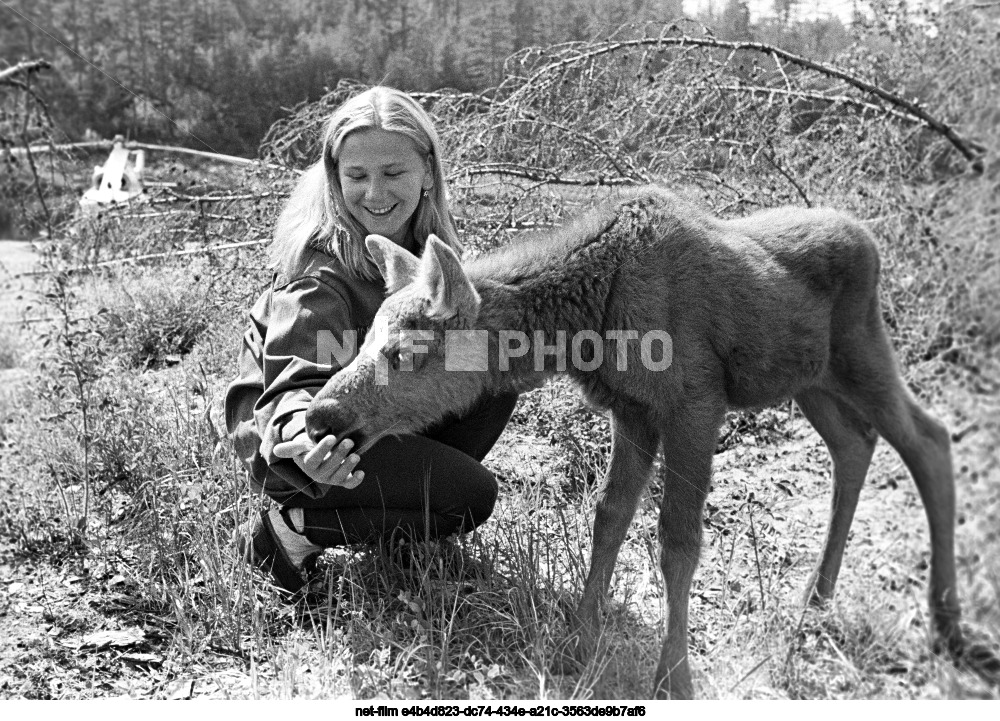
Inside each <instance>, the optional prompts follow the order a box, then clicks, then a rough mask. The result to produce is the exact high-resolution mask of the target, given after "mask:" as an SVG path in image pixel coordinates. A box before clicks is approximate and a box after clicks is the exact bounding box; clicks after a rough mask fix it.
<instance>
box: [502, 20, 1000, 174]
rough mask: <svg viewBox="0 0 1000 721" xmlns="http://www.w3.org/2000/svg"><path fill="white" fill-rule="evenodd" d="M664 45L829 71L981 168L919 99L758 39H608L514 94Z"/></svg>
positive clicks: (977, 152)
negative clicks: (599, 61) (578, 67)
mask: <svg viewBox="0 0 1000 721" xmlns="http://www.w3.org/2000/svg"><path fill="white" fill-rule="evenodd" d="M665 45H673V46H677V47H708V48H719V49H723V50H731V51H734V52H735V51H738V50H750V51H754V52H758V53H761V54H763V55H768V56H770V57H772V58H774V59H775V60H776V61H777V59H779V58H780V59H781V60H784V61H785V62H788V63H791V64H793V65H798V66H799V67H802V68H807V69H809V70H813V71H815V72H817V73H820V74H821V75H826V76H827V77H831V78H837V79H839V80H843V81H844V82H845V83H847V84H848V85H851V86H852V87H855V88H857V89H858V90H862V91H864V92H866V93H869V94H871V95H874V96H875V97H877V98H880V99H882V100H884V101H885V102H887V103H889V104H891V105H894V106H896V107H898V108H902V109H903V110H904V111H905V112H906V113H908V114H910V115H912V116H913V117H915V118H918V119H919V120H921V121H922V122H923V123H924V124H925V125H927V127H929V128H930V129H931V130H933V131H935V132H936V133H939V134H940V135H942V136H944V137H945V138H946V139H947V140H948V142H950V143H951V144H952V145H953V146H954V147H955V148H956V149H957V150H958V152H960V153H961V154H962V155H963V156H964V157H965V159H966V160H968V161H969V162H970V163H972V164H973V168H974V169H975V170H977V171H980V170H982V166H983V157H982V156H983V148H981V147H978V146H976V145H975V144H974V143H971V142H970V141H968V140H965V139H963V138H962V137H960V136H959V135H958V133H956V132H955V130H954V129H953V128H952V127H951V126H950V125H948V124H947V123H945V122H943V121H941V120H938V119H937V118H935V117H934V116H933V115H931V114H930V113H928V112H927V111H926V110H924V109H923V108H921V107H920V105H919V104H918V103H917V102H913V101H910V100H906V99H905V98H902V97H900V96H899V95H896V94H895V93H891V92H889V91H888V90H886V89H884V88H881V87H879V86H878V85H875V84H874V83H870V82H868V81H867V80H864V79H862V78H859V77H857V76H855V75H851V74H850V73H848V72H845V71H843V70H839V69H837V68H834V67H830V66H829V65H824V64H823V63H818V62H815V61H813V60H809V59H808V58H804V57H802V56H800V55H795V54H793V53H790V52H788V51H786V50H782V49H781V48H779V47H775V46H773V45H768V44H767V43H759V42H749V41H735V40H717V39H716V38H709V37H705V38H696V37H690V36H688V35H680V36H676V37H667V36H665V35H660V36H658V37H655V38H649V37H647V38H639V39H636V40H617V41H607V42H603V43H599V44H597V47H596V48H594V49H591V50H587V51H586V52H582V53H578V54H575V55H570V56H568V57H564V58H562V59H561V60H559V61H557V62H551V63H549V64H547V65H546V66H545V67H543V68H541V69H540V70H539V71H538V72H536V73H535V74H534V75H532V76H531V78H529V79H528V80H527V81H526V82H525V83H524V84H523V85H521V87H520V88H518V90H517V91H515V95H518V94H520V93H522V92H524V91H525V90H526V89H527V88H529V87H531V86H532V85H533V84H534V83H535V82H537V81H538V80H540V79H541V78H542V77H543V76H545V75H548V74H550V73H553V72H556V71H558V70H561V69H563V68H566V67H569V66H570V65H574V64H577V63H582V62H586V61H588V60H592V59H594V58H597V57H600V56H602V55H608V54H611V53H615V52H618V51H620V50H627V49H631V48H636V47H660V46H665Z"/></svg>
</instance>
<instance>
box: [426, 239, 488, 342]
mask: <svg viewBox="0 0 1000 721" xmlns="http://www.w3.org/2000/svg"><path fill="white" fill-rule="evenodd" d="M420 279H421V282H422V283H424V285H425V286H426V288H427V297H428V298H429V299H430V301H431V305H430V308H429V309H428V314H429V315H432V316H434V317H438V318H455V317H456V316H457V317H458V319H459V324H460V325H465V326H468V325H470V324H471V323H472V322H473V321H475V319H476V316H477V315H478V314H479V303H480V299H479V293H477V292H476V289H475V288H474V287H473V286H472V281H470V280H469V276H467V275H466V274H465V269H464V268H462V261H460V260H459V259H458V255H457V254H456V253H455V251H454V250H452V249H451V248H450V247H448V246H447V245H446V244H445V243H444V242H442V241H441V240H439V239H438V237H437V236H436V235H431V236H430V237H428V238H427V245H426V247H425V248H424V255H423V257H422V259H421V263H420Z"/></svg>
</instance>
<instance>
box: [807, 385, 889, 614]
mask: <svg viewBox="0 0 1000 721" xmlns="http://www.w3.org/2000/svg"><path fill="white" fill-rule="evenodd" d="M795 402H796V403H797V404H798V406H799V408H800V409H802V413H803V414H804V415H805V417H806V418H807V419H808V420H809V422H810V423H811V424H812V426H813V428H815V429H816V432H817V433H819V435H820V437H821V438H822V439H823V441H824V442H825V443H826V447H827V449H829V451H830V456H831V457H832V458H833V500H832V503H831V508H830V524H829V526H828V528H827V533H826V544H825V545H824V547H823V555H822V556H821V558H820V561H819V564H818V565H817V566H816V569H815V570H814V571H813V574H812V576H811V577H810V579H809V583H808V584H807V586H806V602H807V603H809V604H811V605H819V604H821V603H823V602H824V601H826V600H827V599H829V598H830V597H831V596H833V590H834V587H835V586H836V584H837V576H838V574H839V573H840V564H841V561H842V560H843V558H844V548H845V546H846V545H847V534H848V533H849V532H850V530H851V522H852V521H853V520H854V511H855V509H856V508H857V506H858V497H859V496H860V495H861V487H862V486H863V485H864V482H865V475H866V474H867V473H868V466H869V465H870V464H871V460H872V454H873V453H874V452H875V443H876V442H877V441H878V434H876V433H875V430H874V428H873V427H872V424H871V423H869V422H868V421H867V420H865V419H864V418H862V417H861V416H860V415H859V414H858V413H857V412H856V411H855V410H853V409H852V408H850V407H849V406H847V405H846V404H844V403H842V402H838V401H837V399H836V398H834V397H833V396H832V395H831V394H829V393H827V392H825V391H822V390H818V389H811V390H807V391H804V392H802V393H800V394H799V395H797V396H796V397H795Z"/></svg>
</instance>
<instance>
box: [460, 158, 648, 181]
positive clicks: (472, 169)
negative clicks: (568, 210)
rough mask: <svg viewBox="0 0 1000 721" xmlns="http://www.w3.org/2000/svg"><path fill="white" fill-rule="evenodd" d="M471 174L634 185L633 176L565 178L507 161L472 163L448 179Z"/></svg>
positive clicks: (542, 169)
mask: <svg viewBox="0 0 1000 721" xmlns="http://www.w3.org/2000/svg"><path fill="white" fill-rule="evenodd" d="M473 175H509V176H512V177H515V178H524V179H525V180H533V181H536V182H539V183H546V184H549V185H580V186H609V185H635V184H636V181H635V180H634V179H633V178H609V177H605V176H603V175H601V176H598V177H596V178H565V177H563V176H561V175H558V174H557V173H553V172H551V171H549V170H545V169H544V168H528V167H522V166H518V165H511V164H509V163H483V164H481V165H472V166H469V167H467V168H462V169H461V170H456V171H455V172H453V173H451V175H450V176H449V180H450V179H453V178H461V177H464V176H473Z"/></svg>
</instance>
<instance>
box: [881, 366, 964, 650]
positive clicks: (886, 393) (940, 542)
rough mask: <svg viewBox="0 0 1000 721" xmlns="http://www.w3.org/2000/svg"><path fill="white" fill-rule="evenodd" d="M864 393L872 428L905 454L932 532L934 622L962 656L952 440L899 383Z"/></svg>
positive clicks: (930, 587)
mask: <svg viewBox="0 0 1000 721" xmlns="http://www.w3.org/2000/svg"><path fill="white" fill-rule="evenodd" d="M879 390H880V392H876V391H875V390H874V389H872V390H869V392H868V393H866V394H865V400H866V402H867V404H868V407H867V409H866V410H867V412H868V414H869V416H870V418H871V419H872V422H873V423H874V425H875V428H876V430H877V431H878V432H879V433H880V434H881V435H882V437H883V438H885V440H886V441H888V443H889V444H890V445H892V447H893V448H895V449H896V451H897V452H898V453H899V455H900V456H901V457H902V459H903V463H905V464H906V467H907V468H908V469H909V471H910V475H911V476H913V480H914V482H915V483H916V485H917V490H918V492H919V493H920V499H921V501H923V504H924V511H925V512H926V514H927V522H928V525H929V526H930V535H931V568H930V584H929V588H928V601H929V604H930V609H931V614H932V616H933V618H934V627H935V629H936V631H937V633H938V635H939V637H940V639H941V640H942V641H944V642H945V645H946V646H947V648H948V650H949V651H950V652H951V653H952V654H953V655H955V656H961V654H962V651H963V649H964V641H963V638H962V631H961V628H960V626H959V618H960V616H961V610H960V607H959V603H958V591H957V588H956V585H957V581H956V573H955V482H954V478H953V474H952V466H951V439H950V438H949V435H948V431H947V429H946V428H945V427H944V426H943V425H942V424H941V423H940V422H938V421H937V420H935V419H934V418H933V417H931V416H930V415H929V414H928V413H926V412H925V411H924V410H923V409H922V408H920V407H919V406H918V405H917V404H916V403H915V402H914V400H913V399H912V398H911V397H910V394H909V393H908V392H907V391H906V389H905V388H903V385H902V382H901V381H900V380H898V378H897V379H896V380H895V383H893V384H892V386H890V387H888V388H883V389H879Z"/></svg>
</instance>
